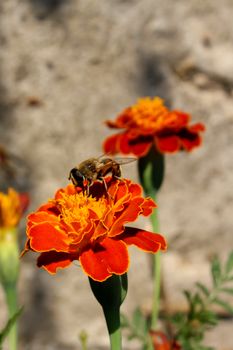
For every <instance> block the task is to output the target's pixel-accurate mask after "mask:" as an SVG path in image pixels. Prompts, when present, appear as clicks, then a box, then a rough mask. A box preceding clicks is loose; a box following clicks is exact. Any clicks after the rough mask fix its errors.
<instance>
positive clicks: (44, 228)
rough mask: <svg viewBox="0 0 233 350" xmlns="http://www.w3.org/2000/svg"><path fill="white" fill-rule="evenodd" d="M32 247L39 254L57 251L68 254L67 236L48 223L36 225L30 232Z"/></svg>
mask: <svg viewBox="0 0 233 350" xmlns="http://www.w3.org/2000/svg"><path fill="white" fill-rule="evenodd" d="M28 237H29V238H30V246H31V248H32V249H33V250H35V251H37V252H46V251H49V250H56V251H58V252H68V251H69V245H68V243H69V242H68V238H67V234H66V233H65V232H64V231H62V230H61V229H59V228H56V227H54V226H53V225H51V224H50V223H48V222H42V223H40V224H37V225H34V226H32V227H30V228H29V230H28Z"/></svg>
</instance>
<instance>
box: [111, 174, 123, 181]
mask: <svg viewBox="0 0 233 350" xmlns="http://www.w3.org/2000/svg"><path fill="white" fill-rule="evenodd" d="M113 178H114V179H117V180H119V181H122V182H124V179H122V177H120V176H116V175H114V176H113Z"/></svg>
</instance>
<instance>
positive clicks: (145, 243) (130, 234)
mask: <svg viewBox="0 0 233 350" xmlns="http://www.w3.org/2000/svg"><path fill="white" fill-rule="evenodd" d="M118 239H122V241H124V242H125V243H126V244H127V245H131V244H133V245H135V246H136V247H138V248H140V249H142V250H144V251H146V252H149V253H156V252H157V251H158V250H166V248H167V243H166V241H165V239H164V238H163V236H162V235H160V234H158V233H152V232H148V231H144V230H140V229H138V228H135V227H126V228H125V232H124V233H123V234H122V235H121V236H119V237H118Z"/></svg>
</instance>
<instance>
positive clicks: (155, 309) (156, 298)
mask: <svg viewBox="0 0 233 350" xmlns="http://www.w3.org/2000/svg"><path fill="white" fill-rule="evenodd" d="M154 199H155V198H154ZM151 222H152V227H153V231H154V232H159V221H158V209H156V210H155V211H154V212H153V213H152V215H151ZM160 290H161V253H160V251H158V252H157V253H156V254H155V255H154V256H153V304H152V315H151V329H152V330H155V329H156V327H157V322H158V317H159V305H160Z"/></svg>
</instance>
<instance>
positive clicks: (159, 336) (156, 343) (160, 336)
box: [150, 331, 181, 350]
mask: <svg viewBox="0 0 233 350" xmlns="http://www.w3.org/2000/svg"><path fill="white" fill-rule="evenodd" d="M150 334H151V338H152V344H153V347H154V349H155V350H181V346H180V344H179V343H178V342H177V341H175V340H172V341H170V340H168V338H167V337H166V335H165V334H164V333H163V332H160V331H151V332H150Z"/></svg>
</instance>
